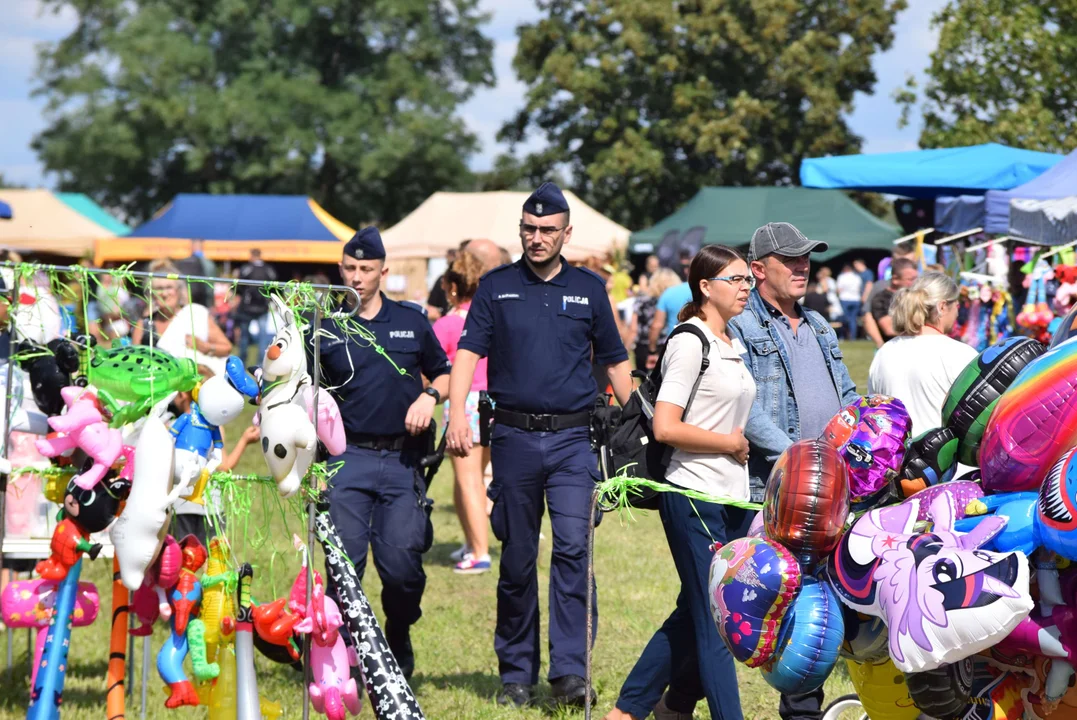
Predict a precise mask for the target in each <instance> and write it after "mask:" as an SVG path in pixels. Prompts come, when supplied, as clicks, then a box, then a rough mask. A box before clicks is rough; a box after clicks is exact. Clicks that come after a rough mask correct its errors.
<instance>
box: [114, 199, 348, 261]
mask: <svg viewBox="0 0 1077 720" xmlns="http://www.w3.org/2000/svg"><path fill="white" fill-rule="evenodd" d="M354 234H355V230H354V229H352V228H350V227H348V226H347V225H345V224H344V223H342V222H340V221H339V220H337V219H336V218H335V217H333V216H332V215H330V214H329V213H328V212H326V211H325V209H323V208H322V207H321V206H320V205H319V204H318V203H316V202H315V201H314V200H312V199H311V198H308V197H305V196H303V195H195V194H180V195H177V196H176V197H175V198H173V200H172V202H170V203H169V204H168V205H166V206H165V207H163V208H162V209H161V210H160V211H158V213H157V214H156V215H155V216H154V217H153V219H152V220H149V221H148V222H145V223H143V224H142V225H139V226H138V227H137V228H135V229H134V230H132V231H131V234H130V235H128V236H127V237H124V238H118V239H113V240H107V241H104V242H100V243H98V244H97V248H96V253H95V259H96V261H97V262H98V263H102V262H105V261H108V260H121V261H129V260H153V259H157V258H164V257H172V258H181V257H187V256H188V255H190V251H191V243H192V241H194V240H203V241H204V252H205V254H206V257H208V258H211V259H213V260H221V261H224V260H246V259H248V258H249V257H250V253H251V250H253V249H255V248H257V249H258V250H260V251H261V253H262V259H263V260H266V261H268V262H311V263H337V262H340V256H341V252H342V250H343V249H344V243H346V242H347V241H348V240H350V239H351V237H352V236H353V235H354Z"/></svg>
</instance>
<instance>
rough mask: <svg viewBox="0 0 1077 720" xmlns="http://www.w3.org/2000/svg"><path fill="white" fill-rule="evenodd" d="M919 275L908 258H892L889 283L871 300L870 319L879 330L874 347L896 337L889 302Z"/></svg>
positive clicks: (880, 345) (914, 265)
mask: <svg viewBox="0 0 1077 720" xmlns="http://www.w3.org/2000/svg"><path fill="white" fill-rule="evenodd" d="M919 274H920V271H919V269H918V268H917V266H916V263H915V262H914V261H912V260H910V259H909V258H903V257H899V258H894V260H893V262H892V263H891V264H890V283H889V284H888V285H887V286H886V287H885V288H884V289H883V290H881V291H879V292H877V293H875V294H874V296H873V297H872V300H871V308H870V310H871V317H872V319H873V320H874V321H875V325H876V326H877V327H878V328H879V338H878V339H877V340H876V347H882V343H885V342H886V341H887V340H890V339H891V338H893V337H895V336H896V335H897V332H895V331H894V321H893V319H892V318H891V317H890V301H891V300H893V299H894V293H896V292H897V291H898V290H901V289H902V288H907V287H909V286H910V285H912V284H913V283H914V282H916V278H917V277H918V276H919ZM879 340H882V342H879Z"/></svg>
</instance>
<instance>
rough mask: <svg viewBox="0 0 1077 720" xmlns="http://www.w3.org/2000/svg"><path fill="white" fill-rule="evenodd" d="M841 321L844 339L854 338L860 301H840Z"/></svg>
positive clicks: (858, 317)
mask: <svg viewBox="0 0 1077 720" xmlns="http://www.w3.org/2000/svg"><path fill="white" fill-rule="evenodd" d="M841 311H842V321H843V322H844V325H845V339H846V340H856V321H857V320H859V319H860V301H859V300H842V301H841Z"/></svg>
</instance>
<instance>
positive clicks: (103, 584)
mask: <svg viewBox="0 0 1077 720" xmlns="http://www.w3.org/2000/svg"><path fill="white" fill-rule="evenodd" d="M844 349H845V359H846V362H847V363H848V366H849V369H850V372H851V374H852V377H853V379H854V380H855V381H856V383H857V387H858V388H859V389H860V390H861V392H863V391H864V390H865V388H866V384H867V371H868V365H869V364H870V362H871V357H872V354H873V348H872V346H871V344H870V343H865V342H857V343H847V344H845V346H844ZM241 429H242V426H241V425H240V424H239V423H237V424H236V425H235V426H232V427H229V428H228V429H227V432H228V433H229V437H230V438H234V437H236V436H237V435H238V433H239V432H240V431H241ZM237 471H238V472H250V473H259V472H260V473H263V474H264V472H265V466H264V462H263V460H262V458H261V456H260V455H259V454H258V452H257V449H256V448H253V447H252V448H250V449H249V450H248V451H247V454H246V455H245V456H244V458H243V462H242V464H241V465H240V467H239V468H237ZM431 495H432V497H433V498H434V500H435V503H436V504H435V507H434V514H433V520H434V527H435V543H434V547H433V549H432V550H431V551H430V552H429V553H428V554H427V556H426V572H427V576H428V581H427V587H426V595H425V597H424V600H423V613H424V616H423V619H422V620H421V621H420V622H419V623H418V624H417V625H416V626H415V628H414V629H413V641H414V644H415V653H416V657H417V670H416V673H415V677H414V678H413V679H412V686H413V687H414V689H415V692H416V694H417V696H418V698H419V702H420V704H421V705H422V707H423V710H424V711H425V713H426V716H427V717H428V718H432V719H437V720H442V719H446V720H447V719H449V718H476V719H486V718H510V717H511V718H545V717H569V716H574V715H577V714H578V715H579V716H580V717H582V711H580V712H578V713H577V712H569V711H564V710H561V711H555V710H551V709H547V708H543V707H539V708H535V709H529V710H526V711H520V710H515V709H512V710H509V709H502V708H498V707H496V706H495V705H494V703H493V696H494V694H495V693H496V692H497V690H498V688H499V686H500V683H499V680H498V677H497V659H496V657H495V656H494V650H493V628H494V615H495V588H496V584H497V572H496V567H497V552H498V547H497V544H496V543H495V544H494V546H493V548H492V553H493V555H494V567H495V570H494V571H493V572H491V573H487V574H485V575H479V576H461V575H456V574H454V573H453V572H452V571H451V567H452V563H451V562H450V560H449V553H450V552H452V551H453V550H455V549H456V548H457V547H458V546H459V545H460V543H461V539H462V533H461V531H460V527H459V525H458V524H457V521H456V516H455V514H454V513H453V508H452V470H451V467H450V464H449V463H448V462H446V463H445V464H444V465H443V466H442V469H441V471H440V473H439V474H438V476H437V478H436V479H435V480H434V483H433V486H432V488H431ZM265 501H266V504H263V502H262V501H261V500H260V499H256V501H255V502H254V505H253V507H254V509H253V510H252V512H251V515H250V522H249V525H248V526H247V527H246V528H239V527H234V528H233V529H232V532H231V533H230V537H231V539H232V540H233V544H234V547H235V549H236V551H237V555H238V556H239V558H240V559H241V560H247V561H249V562H251V563H252V564H254V565H255V566H256V570H255V582H254V597H255V599H256V600H259V601H267V600H270V599H273V598H276V597H281V596H283V595H286V594H287V592H288V589H289V587H290V584H291V581H292V579H293V578H294V577H295V573H296V570H297V569H298V557H297V554H296V552H295V551H294V549H293V548H292V547H291V535H292V533H299V534H300V535H303V536H304V537H305V530H304V528H305V525H303V524H302V523H301V521H300V520H299V519H298V518H295V517H292V518H289V519H288V520H287V521H286V520H285V518H284V517H283V515H282V513H280V512H278V511H276V510H274V509H273V508H275V507H276V503H275V501H274V500H273V497H272V495H267V496H266V498H265ZM267 508H268V509H267ZM259 537H261V538H265V539H266V540H265V542H264V543H262V544H260V546H258V547H254V546H255V545H259V543H258V542H257V540H258V539H259ZM595 546H596V550H595V552H596V573H597V579H598V588H599V592H598V598H599V609H600V623H599V632H598V639H597V643H596V646H595V654H594V657H595V662H594V677H595V687H596V689H597V691H598V695H599V701H598V706H597V707H596V709H595V717H601V716H602V715H604V714H605V713H606V711H608V710H609V708H610V707H611V706H612V704H613V702H614V701H615V700H616V697H617V692H618V690H619V689H620V686H621V683H622V682H623V681H624V678H625V676H626V675H627V674H628V671H629V670H630V669H631V667H632V665H633V664H634V663H635V661H636V658H637V657H638V656H639V653H640V651H641V650H642V649H643V646H644V644H645V643H646V642H647V640H648V639H649V638H650V636H651V634H652V633H653V632H654V630H655V629H656V628H657V627H658V625H659V624H660V623H661V622H662V620H664V619H665V617H666V615H667V614H668V613H669V611H670V610H671V609H672V607H673V601H674V598H675V596H676V591H677V587H678V583H677V576H676V572H675V571H674V568H673V562H672V560H671V558H670V555H669V550H668V548H667V547H666V541H665V536H664V534H663V532H662V527H661V523H660V522H659V519H658V516H657V514H641V513H636V520H635V521H634V522H621V521H620V519H619V518H618V517H617V516H607V517H606V518H605V520H604V522H603V523H602V526H601V527H600V528H599V530H598V533H597V537H596V541H595ZM549 554H550V529H549V523H548V521H547V522H546V523H545V539H544V540H543V541H542V547H541V552H540V558H539V585H540V588H541V593H542V595H541V599H540V607H541V608H542V611H543V615H544V616H545V611H546V607H547V602H546V592H547V590H546V589H547V581H548V578H549ZM318 557H319V559H318V563H319V566H320V563H321V557H320V551H319V554H318ZM83 579H84V580H90V581H93V582H95V583H96V584H97V587H98V589H99V591H100V592H101V598H102V612H101V615H100V616H99V617H98V620H97V622H96V623H95V624H94V625H92V626H90V627H88V628H76V629H75V630H74V631H73V637H72V644H71V653H70V663H69V670H68V673H67V682H66V686H65V692H64V703H63V712H62V716H63V717H64V718H66V719H68V720H90V719H91V718H93V719H94V720H99V719H100V718H102V717H104V714H105V708H104V704H105V669H106V664H107V659H108V630H109V627H108V616H109V604H110V597H111V589H110V588H111V563H110V562H109V561H104V560H101V561H97V562H94V563H90V562H84V571H83ZM365 585H366V587H365V589H366V592H367V594H368V596H369V597H370V598H371V600H372V604H373V605H374V607H375V608H377V610H378V612H379V617H380V610H381V603H380V583H379V581H378V578H377V573H376V572H375V571H374V568H373V566H372V565H371V566H370V568H369V570H368V572H367V576H366V583H365ZM543 619H544V620H545V617H544V618H543ZM164 636H165V631H164V627H163V626H162V625H160V624H159V625H158V627H157V630H156V633H155V634H154V637H153V652H154V654H155V653H156V651H157V648H158V647H160V643H161V642H162V640H163V639H164ZM542 638H543V640H542V643H543V647H544V648H545V643H546V640H545V638H546V633H545V622H544V624H543V633H542ZM545 655H546V652H545V650H544V652H543V656H544V658H545ZM134 662H136V663H137V665H136V669H140V668H141V663H142V652H141V640H138V645H137V646H136V653H135V658H134ZM28 663H29V660H28V655H27V645H26V633H25V632H18V633H16V638H15V664H14V667H13V668H12V669H10V670H7V671H5V672H4V676H3V678H4V679H3V682H2V683H0V718H22V717H25V715H26V705H27V699H28V697H29V692H30V688H29V672H28ZM257 664H258V681H259V688H260V690H261V693H262V695H263V697H266V698H267V699H271V700H275V701H278V702H280V703H281V705H282V706H283V710H284V713H283V718H285V719H286V720H291V719H293V718H299V717H301V713H302V710H301V698H302V694H301V692H302V691H301V684H300V683H301V678H300V676H299V675H298V674H297V673H295V672H294V671H293V670H291V669H290V668H287V667H284V666H279V665H273V664H271V663H269V662H268V661H267V660H265V659H264V658H262V657H261V656H259V657H258V658H257ZM737 672H738V677H739V680H740V690H741V703H742V706H743V708H744V714H745V717H746V718H775V717H777V706H778V694H777V693H776V692H775V691H774V690H772V689H771V688H770V687H769V686H768V685H767V684H766V683H765V682H764V681H763V678H762V676H761V675H760V673H759V672H758V671H756V670H751V669H748V668H746V667H743V666H739V667H738V670H737ZM542 673H543V674H544V673H545V664H544V667H543V670H542ZM137 677H138V673H137V672H136V683H135V694H134V697H133V698H129V700H128V712H127V717H128V718H137V717H139V694H138V693H139V686H138V683H137ZM826 689H827V694H828V696H830V697H836V696H837V695H840V694H845V693H848V692H851V691H852V690H851V686H850V684H849V681H848V678H847V676H846V674H845V672H844V666H843V665H841V664H839V667H838V669H837V670H836V671H835V673H834V674H833V676H832V677H831V678H830V680H829V681H828V682H827V686H826ZM539 692H540V696H542V697H545V696H547V695H548V693H549V688H548V686H546V685H543V686H542V687H541V689H540V691H539ZM164 697H165V693H164V692H163V686H162V682H161V681H160V679H159V678H158V676H157V673H156V670H155V666H152V664H151V669H150V674H149V683H148V707H147V717H150V718H182V717H190V718H204V717H206V710H205V709H203V708H197V709H194V708H185V709H181V710H175V711H169V710H166V709H165V708H164ZM312 716H314V717H317V715H314V714H313V713H312ZM362 717H365V718H369V717H373V714H372V713H371V712H370V709H369V707H367V704H366V702H365V700H364V708H363V715H362ZM696 717H697V718H707V717H710V716H709V714H708V713H707V710H706V707H705V704H701V705H700V707H699V708H698V709H697V711H696Z"/></svg>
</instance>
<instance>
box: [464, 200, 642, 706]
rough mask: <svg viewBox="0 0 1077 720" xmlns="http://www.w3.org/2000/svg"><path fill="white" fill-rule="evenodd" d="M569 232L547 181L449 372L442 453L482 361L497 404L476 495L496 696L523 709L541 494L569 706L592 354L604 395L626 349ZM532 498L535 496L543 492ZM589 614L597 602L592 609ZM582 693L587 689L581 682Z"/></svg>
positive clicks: (582, 647)
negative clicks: (486, 559)
mask: <svg viewBox="0 0 1077 720" xmlns="http://www.w3.org/2000/svg"><path fill="white" fill-rule="evenodd" d="M571 238H572V226H571V225H570V224H569V208H568V203H567V202H566V201H565V197H564V195H563V194H562V193H561V190H560V189H558V187H557V186H556V185H554V184H553V183H544V184H543V185H542V186H541V187H540V188H539V189H538V190H536V191H535V192H534V193H533V194H532V195H531V196H530V197H528V199H527V201H526V202H525V203H524V206H523V214H522V217H521V220H520V240H521V244H522V245H523V251H524V256H523V257H522V258H521V259H520V260H519V261H518V262H515V263H512V264H509V265H503V266H501V267H499V268H497V269H496V270H493V271H491V272H489V273H487V274H486V275H484V276H483V278H482V280H481V282H480V283H479V289H478V291H477V293H476V294H475V297H474V299H473V300H472V302H471V309H470V310H469V312H468V316H467V322H466V324H465V326H464V331H463V334H462V335H461V337H460V344H459V349H458V351H457V354H456V359H455V360H454V362H453V369H452V379H451V381H450V391H449V394H450V399H451V403H450V416H449V423H448V432H449V438H448V440H447V443H446V444H447V446H448V450H449V452H451V453H454V454H456V455H467V453H468V451H469V450H470V449H471V445H472V442H471V438H472V436H471V430H470V429H469V426H468V423H467V419H466V417H465V415H464V405H465V399H466V397H467V393H468V390H469V389H470V388H471V379H472V375H473V374H474V372H475V366H476V364H477V363H478V361H479V359H480V358H482V357H487V358H489V363H488V368H487V377H488V380H489V392H490V395H491V397H492V398H493V400H494V402H495V404H496V409H495V411H494V421H495V426H494V430H493V434H492V439H491V459H492V464H493V470H494V479H493V482H492V483H491V485H490V489H489V492H488V494H489V496H490V499H491V500H493V502H494V507H493V512H492V514H491V516H490V521H491V525H492V526H493V530H494V534H495V535H496V536H497V538H498V539H499V540H501V542H502V553H501V568H500V577H499V579H498V584H497V627H496V629H495V631H494V649H495V650H496V652H497V657H498V666H499V672H500V675H501V682H502V689H501V692H500V693H499V695H498V697H497V702H498V704H501V705H507V704H510V703H512V704H514V705H517V706H522V705H525V704H527V703H528V702H529V701H530V700H531V693H532V687H533V686H534V685H535V684H536V683H537V682H538V667H539V598H538V575H537V573H536V570H535V563H536V561H537V559H538V540H539V528H540V525H541V522H542V514H543V510H544V508H543V500H544V499H545V503H546V505H547V506H548V507H549V510H550V522H551V524H552V526H553V555H552V559H551V563H550V606H549V607H550V620H549V625H550V671H549V679H550V684H551V686H552V691H553V697H554V700H555V701H557V702H560V703H563V704H573V705H582V704H583V703H584V701H585V699H586V696H587V692H588V688H587V687H586V683H585V682H584V679H583V675H584V663H585V653H586V597H587V536H588V532H589V531H590V527H591V523H592V522H593V521H594V520H596V519H593V518H592V517H591V516H590V501H591V493H592V491H593V490H594V487H595V482H596V480H597V479H598V462H597V458H596V456H595V453H594V452H592V451H591V447H590V442H589V438H588V425H589V421H590V411H591V408H592V407H593V406H594V400H595V397H596V394H597V388H596V386H595V380H594V377H593V375H592V373H591V358H592V349H593V351H594V358H595V360H596V361H597V362H598V363H600V364H602V365H605V366H606V367H607V372H608V374H609V377H610V381H611V382H612V384H613V390H614V393H615V395H616V396H617V400H618V401H619V402H621V403H622V404H624V402H625V401H627V399H628V396H629V394H630V393H631V390H632V380H631V375H630V367H629V363H628V353H627V352H626V351H625V348H624V345H623V344H622V343H621V338H620V336H619V335H618V332H617V325H616V323H615V322H614V319H613V310H612V309H611V308H610V304H609V299H608V296H607V295H606V287H605V283H604V282H603V281H602V279H601V278H599V276H598V275H595V274H594V273H592V272H591V271H589V270H585V269H581V268H575V267H572V266H570V265H569V264H568V263H567V262H565V260H564V259H563V258H562V257H561V248H562V247H563V246H564V245H565V243H567V242H569V241H570V239H571ZM544 496H545V498H544ZM594 619H595V622H596V624H597V621H598V611H597V609H596V610H595V612H594ZM592 696H593V691H592Z"/></svg>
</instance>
